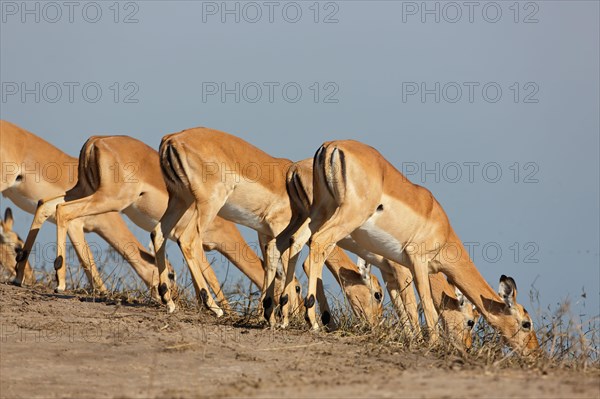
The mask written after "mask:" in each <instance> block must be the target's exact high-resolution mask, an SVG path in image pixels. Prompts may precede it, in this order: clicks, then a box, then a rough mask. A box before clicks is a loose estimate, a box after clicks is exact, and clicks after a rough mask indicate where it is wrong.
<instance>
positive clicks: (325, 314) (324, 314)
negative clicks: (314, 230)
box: [302, 251, 337, 331]
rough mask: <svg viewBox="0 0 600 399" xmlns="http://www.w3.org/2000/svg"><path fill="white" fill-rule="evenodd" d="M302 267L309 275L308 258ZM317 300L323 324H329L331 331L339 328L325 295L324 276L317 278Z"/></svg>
mask: <svg viewBox="0 0 600 399" xmlns="http://www.w3.org/2000/svg"><path fill="white" fill-rule="evenodd" d="M332 252H333V251H332ZM332 256H333V255H332ZM302 268H303V269H304V273H306V275H307V276H309V275H310V269H309V266H308V259H306V261H304V263H303V264H302ZM317 302H318V304H319V311H320V312H321V322H322V323H323V325H324V326H327V328H328V329H329V330H330V331H333V330H335V329H337V324H336V323H335V321H334V320H333V317H331V309H330V307H329V302H328V301H327V296H326V295H325V288H324V286H323V279H322V277H319V278H318V279H317Z"/></svg>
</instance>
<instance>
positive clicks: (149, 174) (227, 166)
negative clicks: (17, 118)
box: [0, 121, 538, 355]
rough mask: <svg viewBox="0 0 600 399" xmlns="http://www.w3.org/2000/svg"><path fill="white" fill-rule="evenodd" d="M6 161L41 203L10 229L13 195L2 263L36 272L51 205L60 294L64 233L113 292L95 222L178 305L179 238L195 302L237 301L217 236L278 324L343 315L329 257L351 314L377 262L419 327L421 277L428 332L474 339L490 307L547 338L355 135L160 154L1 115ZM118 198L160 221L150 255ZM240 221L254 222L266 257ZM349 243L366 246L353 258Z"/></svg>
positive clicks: (184, 145) (376, 303)
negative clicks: (327, 284) (57, 141)
mask: <svg viewBox="0 0 600 399" xmlns="http://www.w3.org/2000/svg"><path fill="white" fill-rule="evenodd" d="M0 163H1V167H2V170H1V172H2V178H1V180H0V188H1V191H2V195H3V196H5V197H8V198H9V199H10V200H11V201H12V202H13V203H14V204H15V205H17V206H18V207H20V208H21V209H23V210H25V211H26V212H29V213H31V214H34V218H33V222H32V225H31V228H30V230H29V234H28V236H27V238H26V240H25V242H23V241H22V240H21V238H20V237H19V236H18V235H17V234H16V233H15V232H14V231H13V218H12V213H11V211H10V209H8V208H7V209H6V213H5V216H4V219H2V220H0V264H1V265H2V266H3V270H4V272H5V273H6V272H7V273H8V274H10V275H11V276H12V278H13V279H14V282H15V283H16V284H17V285H27V284H31V283H33V282H34V281H35V280H34V274H33V270H32V268H31V266H30V264H29V262H28V258H29V255H30V253H31V250H32V248H33V245H34V242H35V239H36V236H37V233H38V232H39V229H40V228H41V226H42V224H43V223H44V222H45V221H46V220H48V219H50V221H52V222H53V223H55V224H56V234H57V245H56V248H57V254H56V259H55V262H54V268H55V270H56V280H57V286H56V291H57V292H62V291H64V290H65V289H66V288H67V287H66V264H65V258H66V252H65V251H66V236H67V235H69V238H70V240H71V242H72V244H73V247H74V248H75V252H76V254H77V256H78V259H79V261H80V263H81V265H82V267H83V269H84V271H85V273H86V276H87V278H88V281H89V283H90V285H91V287H93V289H94V290H96V291H98V292H101V293H102V292H105V291H106V290H107V289H106V286H105V284H104V282H103V281H102V277H101V276H100V273H99V272H98V270H97V267H96V263H95V261H94V258H93V256H92V251H91V250H90V248H89V246H88V244H87V242H86V240H85V235H84V233H85V232H90V231H91V232H96V233H97V234H99V235H100V236H101V237H102V238H103V239H104V240H106V241H107V242H108V243H109V244H110V245H111V246H112V247H113V248H115V250H116V251H117V252H118V253H120V254H121V255H122V256H123V257H124V258H125V259H126V260H127V262H128V263H129V264H131V266H132V267H133V269H134V270H135V272H136V273H137V274H138V275H139V277H140V278H141V279H142V280H143V282H144V283H145V284H146V285H147V286H148V288H149V289H150V293H151V295H152V297H154V298H155V299H158V300H161V301H162V302H163V303H164V304H165V305H166V308H167V311H168V312H173V311H175V303H174V301H173V295H172V288H173V284H174V280H175V278H174V276H175V273H174V271H173V268H172V267H171V265H170V264H169V262H168V261H167V259H166V252H165V249H166V241H167V239H171V240H173V241H175V242H176V243H177V245H178V246H179V248H180V250H181V252H182V254H183V257H184V259H185V261H186V263H187V265H188V267H189V270H190V274H191V277H192V281H193V284H194V288H195V292H196V296H197V298H198V300H199V301H200V303H201V304H203V305H204V306H206V307H207V308H208V309H210V311H212V312H214V314H215V315H216V316H221V315H223V313H224V311H228V310H229V309H230V308H229V304H228V302H227V298H226V297H225V295H224V293H223V291H222V290H221V287H220V285H219V281H218V280H217V278H216V275H215V273H214V271H213V269H212V267H211V265H210V263H209V262H208V261H207V258H206V255H205V251H207V250H217V251H219V252H221V253H222V254H223V255H224V256H225V257H226V258H227V259H228V260H230V261H231V262H232V263H233V264H234V265H235V266H236V267H237V268H239V269H240V270H241V271H242V272H243V273H244V274H245V275H246V276H248V277H249V278H250V280H251V281H252V282H253V283H254V284H256V285H257V286H258V287H260V288H262V296H261V305H262V311H263V312H264V317H265V319H266V320H267V321H268V322H269V324H270V326H271V327H276V326H279V327H281V328H285V327H286V326H287V325H288V324H289V321H290V316H291V315H292V314H295V313H298V312H305V319H306V321H307V323H308V324H309V326H310V328H311V329H314V330H317V329H319V328H320V326H321V325H323V326H325V327H327V328H328V329H335V328H336V321H335V320H334V318H333V317H332V315H331V310H330V307H329V304H328V302H327V297H326V295H325V290H324V287H323V282H322V270H323V265H326V266H327V268H328V269H329V270H330V271H331V272H332V274H333V275H334V277H335V279H336V281H337V282H338V283H339V284H340V286H341V288H342V291H343V293H344V295H345V297H346V299H347V301H348V303H349V304H350V307H351V309H352V311H353V312H354V314H355V315H356V316H357V317H360V318H362V319H364V320H365V321H367V322H368V323H369V324H371V325H376V324H378V323H379V322H380V320H381V317H382V312H383V300H384V293H383V289H382V287H381V285H380V284H379V281H378V280H377V278H375V277H374V276H373V275H372V274H371V273H370V267H371V265H374V266H376V267H378V268H379V269H380V271H381V276H382V278H383V280H384V282H385V287H386V289H387V292H388V294H389V296H390V299H391V302H392V304H393V306H394V308H395V310H396V311H397V313H398V315H399V317H400V319H402V320H405V321H406V323H405V326H407V328H409V329H410V330H411V331H413V332H415V333H416V332H420V331H421V329H422V328H423V327H422V326H421V325H420V322H419V315H418V308H417V300H416V296H415V292H414V289H413V287H412V283H413V282H414V285H415V288H416V291H417V293H418V294H419V298H420V301H421V306H422V309H423V314H424V319H425V328H424V332H425V333H426V337H427V338H428V339H429V341H430V342H431V343H434V342H436V341H437V340H438V339H439V336H438V327H441V328H443V329H444V330H445V332H446V333H447V334H448V336H449V337H451V339H452V340H453V341H455V342H456V343H457V344H459V345H462V346H463V347H466V348H469V347H470V346H471V344H472V331H471V330H472V328H473V326H474V324H475V322H476V321H477V319H478V317H479V315H482V316H483V317H484V318H485V319H486V320H487V322H488V323H489V324H490V325H491V326H492V327H493V328H495V329H497V330H498V332H499V333H500V334H501V335H502V337H503V338H504V340H505V341H506V342H507V343H508V344H509V345H510V346H511V347H512V348H513V349H514V350H515V351H516V352H518V353H521V354H524V355H529V354H533V353H535V352H537V349H538V341H537V338H536V335H535V332H534V329H533V324H532V321H531V318H530V316H529V315H528V313H527V311H526V310H525V309H524V308H523V306H521V305H520V304H518V303H517V302H516V297H517V287H516V284H515V281H514V280H513V279H512V278H511V277H506V276H504V275H503V276H501V278H500V286H499V289H498V292H496V291H495V290H494V289H492V287H490V286H489V285H488V283H487V282H486V281H485V280H484V278H483V277H482V276H481V274H480V273H479V272H478V270H477V269H476V267H475V265H474V264H473V263H472V261H471V260H470V258H469V256H468V253H467V251H466V250H465V248H464V247H463V245H462V243H461V241H460V240H459V238H458V237H457V235H456V233H455V232H454V230H453V229H452V227H451V226H450V223H449V221H448V218H447V216H446V214H445V212H444V210H443V209H442V207H441V205H440V204H439V203H438V202H437V201H436V199H435V198H434V197H433V195H432V194H431V193H430V192H429V191H428V190H427V189H425V188H423V187H420V186H417V185H415V184H412V183H411V182H410V181H408V180H407V179H406V178H405V177H404V176H403V175H402V174H401V173H400V172H399V171H398V170H397V169H395V168H394V166H393V165H392V164H390V163H389V162H388V161H387V160H386V159H385V158H383V156H382V155H381V154H380V153H379V152H378V151H377V150H375V149H374V148H372V147H369V146H367V145H365V144H362V143H360V142H357V141H352V140H342V141H331V142H326V143H324V144H323V145H322V146H321V147H319V149H318V150H317V151H316V153H315V155H314V157H313V158H310V159H305V160H302V161H299V162H292V161H290V160H288V159H284V158H274V157H272V156H270V155H269V154H267V153H265V152H263V151H262V150H260V149H258V148H256V147H254V146H253V145H251V144H249V143H247V142H246V141H244V140H242V139H240V138H239V137H236V136H233V135H230V134H227V133H224V132H220V131H217V130H213V129H208V128H202V127H201V128H193V129H188V130H184V131H182V132H179V133H174V134H169V135H166V136H164V137H163V139H162V141H161V143H160V146H159V149H158V152H157V151H156V150H155V149H153V148H151V147H149V146H148V145H146V144H145V143H143V142H141V141H139V140H136V139H134V138H132V137H128V136H93V137H90V138H89V139H88V140H87V141H86V142H85V144H84V145H83V147H82V149H81V152H80V155H79V159H76V158H72V157H70V156H68V155H67V154H65V153H63V152H62V151H61V150H59V149H57V148H56V147H54V146H53V145H52V144H50V143H48V142H46V141H44V140H43V139H41V138H40V137H37V136H36V135H34V134H32V133H30V132H28V131H26V130H24V129H22V128H20V127H18V126H16V125H14V124H11V123H10V122H7V121H0ZM40 165H52V168H54V169H55V170H54V173H52V176H47V175H48V174H40V173H39V169H40ZM32 171H33V172H32ZM35 171H37V172H38V173H36V172H35ZM121 212H122V213H124V214H125V215H127V216H128V217H129V218H130V219H131V220H132V221H133V222H134V223H135V224H137V225H138V226H139V227H141V228H142V229H144V230H146V231H148V232H150V236H151V240H152V243H153V245H154V248H155V250H156V253H155V254H153V253H150V252H149V251H148V250H147V249H145V248H144V246H143V245H142V244H140V243H139V241H138V240H137V239H136V238H135V236H134V235H133V233H132V232H131V231H130V230H129V229H128V228H127V225H126V223H125V221H124V220H123V218H122V216H121V214H120V213H121ZM236 223H237V224H241V225H244V226H247V227H249V228H251V229H253V230H255V231H256V232H257V234H258V242H259V243H260V250H261V254H262V259H261V258H260V257H259V256H258V255H257V254H255V253H254V252H253V251H252V250H251V249H250V248H249V246H248V244H247V243H246V242H245V241H244V239H243V237H242V235H241V233H240V231H239V230H238V228H237V227H236V225H235V224H236ZM124 243H127V246H125V245H123V244H124ZM305 245H308V248H309V254H308V257H307V258H306V261H305V262H304V264H303V268H304V271H305V273H306V275H307V276H308V293H307V294H306V295H305V296H304V297H303V296H302V288H301V285H300V283H299V282H298V280H297V279H296V277H295V270H296V263H297V260H298V258H299V255H300V251H301V250H302V248H303V247H304V246H305ZM132 249H133V250H132ZM344 250H346V251H349V252H352V253H354V254H356V255H357V256H358V260H357V262H356V263H354V262H353V261H352V260H351V259H350V258H349V256H348V255H347V253H346V252H345V251H344ZM242 254H243V255H242ZM317 305H318V307H319V311H320V317H319V318H317V310H316V308H317Z"/></svg>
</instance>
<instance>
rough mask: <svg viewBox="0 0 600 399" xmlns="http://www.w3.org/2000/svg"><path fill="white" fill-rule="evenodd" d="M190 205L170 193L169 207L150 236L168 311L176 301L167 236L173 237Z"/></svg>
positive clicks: (173, 308)
mask: <svg viewBox="0 0 600 399" xmlns="http://www.w3.org/2000/svg"><path fill="white" fill-rule="evenodd" d="M189 207H190V203H186V202H185V201H183V200H182V199H180V198H178V197H176V196H174V195H169V202H168V205H167V209H166V211H165V213H164V215H163V216H162V218H161V219H160V222H159V223H158V224H157V225H156V227H155V228H154V230H152V233H151V234H150V238H151V240H152V245H153V246H154V250H155V259H156V266H157V267H158V294H159V295H160V299H161V301H162V303H164V304H165V305H167V312H169V313H172V312H174V311H175V303H174V302H173V299H172V298H171V288H170V278H169V270H168V268H167V253H166V248H167V238H168V237H171V236H172V234H173V230H174V229H175V226H176V225H177V223H178V222H179V220H180V219H181V217H182V216H183V215H184V214H185V212H186V211H187V210H188V208H189Z"/></svg>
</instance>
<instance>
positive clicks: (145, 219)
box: [56, 136, 365, 315]
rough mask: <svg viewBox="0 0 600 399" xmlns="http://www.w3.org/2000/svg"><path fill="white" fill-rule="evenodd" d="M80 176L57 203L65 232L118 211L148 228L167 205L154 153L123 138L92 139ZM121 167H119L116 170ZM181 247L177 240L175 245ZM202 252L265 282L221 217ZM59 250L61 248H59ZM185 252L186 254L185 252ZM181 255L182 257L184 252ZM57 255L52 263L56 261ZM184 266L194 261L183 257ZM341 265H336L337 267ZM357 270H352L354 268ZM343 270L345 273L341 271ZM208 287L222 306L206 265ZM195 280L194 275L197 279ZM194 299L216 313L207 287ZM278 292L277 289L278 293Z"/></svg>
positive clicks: (351, 291) (357, 290)
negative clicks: (77, 222) (211, 253)
mask: <svg viewBox="0 0 600 399" xmlns="http://www.w3.org/2000/svg"><path fill="white" fill-rule="evenodd" d="M79 165H80V174H79V176H80V177H79V181H78V184H77V186H78V187H79V190H80V191H79V192H77V191H76V190H72V192H70V193H68V194H67V197H66V198H65V199H66V200H67V201H66V202H64V203H62V204H59V205H58V208H57V210H56V213H57V218H58V220H59V222H58V223H57V225H58V230H60V229H62V230H63V231H64V228H65V226H68V225H69V223H71V222H72V221H73V220H76V219H78V218H80V217H83V216H86V215H92V214H98V213H102V212H107V211H123V212H124V213H125V214H127V215H128V216H129V217H130V218H131V219H132V220H133V221H134V222H136V223H137V224H138V225H139V226H140V227H142V228H144V229H146V230H150V227H151V226H153V225H154V224H156V223H158V220H159V218H160V217H161V216H162V215H163V214H164V212H165V209H166V207H167V203H168V193H167V191H166V187H165V183H164V180H163V179H162V176H161V172H160V166H159V159H158V153H157V152H156V151H155V150H153V149H152V148H150V147H149V146H147V145H146V144H144V143H142V142H141V141H139V140H136V139H134V138H131V137H127V136H104V137H100V136H95V137H92V138H90V139H89V140H88V141H87V142H86V143H85V145H84V146H83V148H82V150H81V154H80V159H79ZM115 167H120V168H122V169H115ZM132 169H133V170H135V174H133V175H130V178H129V179H127V180H126V181H122V182H121V181H119V180H118V179H117V180H115V179H114V177H118V176H120V175H121V176H126V174H125V173H126V172H127V171H128V170H129V172H131V170H132ZM192 217H193V215H192V210H190V211H189V212H187V214H186V215H185V216H184V218H183V219H182V220H181V223H180V225H179V230H178V232H175V234H174V236H173V238H175V239H178V238H179V237H180V234H182V233H183V231H185V229H186V228H187V226H188V225H189V224H190V220H192V219H191V218H192ZM57 234H58V240H59V241H58V242H59V243H62V242H64V241H61V240H64V233H62V234H61V233H57ZM179 243H180V245H181V240H180V241H179ZM203 246H204V249H205V250H217V251H219V252H221V253H223V254H224V255H225V256H226V257H227V258H228V259H229V260H230V261H231V262H232V263H233V264H234V265H235V266H236V267H238V268H239V269H240V270H241V271H242V272H243V273H244V274H246V275H247V276H248V277H250V279H251V280H252V281H253V282H254V283H255V284H256V285H257V286H259V287H262V284H263V283H264V271H263V268H262V264H261V262H260V258H258V256H256V254H255V253H254V252H253V251H252V250H251V249H250V248H249V247H248V245H247V244H246V242H245V241H244V239H243V238H242V236H241V234H240V232H239V230H238V229H237V227H236V226H235V225H234V224H233V223H231V222H229V221H226V220H224V219H222V218H220V217H216V218H215V219H214V220H213V221H212V223H211V224H210V225H209V227H208V229H207V231H206V240H205V241H204V242H203ZM59 248H60V245H59ZM187 251H190V252H187ZM193 251H195V249H191V250H187V249H186V252H187V253H188V254H190V253H191V254H192V255H191V256H197V254H196V253H195V252H193ZM186 252H184V254H185V253H186ZM61 255H62V254H61V253H59V254H58V256H57V259H59V260H60V259H61ZM186 260H187V261H188V262H190V261H191V262H193V261H194V260H193V259H190V258H187V259H186ZM342 266H344V265H340V266H339V267H340V268H342ZM355 268H356V267H355ZM343 270H346V269H343ZM202 275H203V277H204V278H205V279H206V282H207V284H208V285H209V286H210V288H211V290H212V291H213V293H215V295H216V296H217V300H218V302H219V303H220V304H221V305H222V306H227V300H226V298H225V296H224V295H223V293H222V291H221V289H220V286H219V283H218V280H217V279H216V276H215V275H214V272H213V270H212V268H211V267H207V268H206V269H202ZM197 277H198V276H196V278H197ZM195 288H196V290H197V295H198V297H199V299H202V301H203V302H204V303H206V304H207V306H209V307H210V308H211V309H213V310H214V311H215V313H216V314H217V315H220V314H222V312H221V309H219V307H217V306H216V305H215V304H214V303H211V302H210V301H211V299H212V298H210V299H209V295H208V291H207V287H206V283H205V285H202V282H201V281H200V282H198V283H197V282H196V281H195ZM293 288H294V295H292V297H291V301H290V302H291V303H292V304H293V306H294V307H295V308H296V307H298V306H299V305H300V302H301V301H300V298H301V296H300V285H299V283H298V282H297V281H296V282H295V284H294V287H293ZM361 289H362V290H363V291H364V289H365V287H353V286H348V288H347V290H346V293H347V294H348V295H349V297H356V296H360V294H361ZM278 291H279V289H278Z"/></svg>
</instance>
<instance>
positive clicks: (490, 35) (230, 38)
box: [0, 1, 600, 316]
mask: <svg viewBox="0 0 600 399" xmlns="http://www.w3.org/2000/svg"><path fill="white" fill-rule="evenodd" d="M53 4H57V5H56V6H55V5H48V3H43V2H35V1H29V2H24V3H23V2H10V1H8V2H7V1H2V2H1V6H2V25H1V30H0V33H1V37H0V44H1V50H0V55H1V58H0V80H1V81H2V98H1V99H0V101H1V102H0V106H1V110H0V114H1V117H2V118H3V119H7V120H9V121H11V122H14V123H16V124H18V125H21V126H23V127H25V128H26V129H28V130H30V131H32V132H34V133H36V134H38V135H39V136H41V137H43V138H44V139H46V140H48V141H50V142H52V143H53V144H55V145H57V146H58V147H60V148H62V149H63V150H64V151H66V152H67V153H70V154H73V155H74V154H77V152H78V150H79V148H80V146H81V145H82V144H83V142H84V141H85V139H86V138H87V137H88V136H90V135H92V134H128V135H131V136H134V137H137V138H139V139H141V140H143V141H145V142H146V143H148V144H150V145H152V146H155V147H157V146H158V143H159V142H160V138H161V137H162V136H163V135H165V134H167V133H171V132H175V131H179V130H181V129H185V128H188V127H193V126H199V125H203V126H209V127H214V128H217V129H220V130H224V131H227V132H230V133H233V134H236V135H238V136H240V137H242V138H244V139H246V140H247V141H249V142H251V143H252V144H254V145H256V146H258V147H260V148H262V149H264V150H265V151H267V152H269V153H271V154H273V155H275V156H283V157H288V158H290V159H294V160H299V159H303V158H308V157H310V156H312V154H313V153H314V151H315V149H316V148H317V147H318V146H319V145H320V144H321V143H322V142H323V141H326V140H331V139H342V138H353V139H357V140H361V141H363V142H365V143H368V144H370V145H372V146H374V147H376V148H377V149H379V150H380V151H381V152H382V154H383V155H384V156H385V157H386V158H387V159H389V160H390V161H391V162H392V163H394V164H395V165H396V166H397V167H398V169H400V170H403V171H404V172H406V173H407V175H408V177H409V178H410V179H411V180H412V181H413V182H415V183H418V184H422V185H424V186H426V187H427V188H428V189H430V190H431V191H432V192H433V193H434V194H435V196H436V197H437V199H438V200H439V201H440V203H441V204H442V205H443V206H444V208H445V210H446V212H447V213H448V215H449V217H450V220H451V222H452V224H453V226H454V228H455V230H456V231H457V232H458V234H459V236H460V237H461V238H462V239H463V240H464V241H467V242H469V243H471V244H469V245H470V246H471V247H472V248H473V259H474V261H475V263H476V265H477V266H478V268H479V270H480V271H481V273H482V274H483V275H484V277H485V278H486V279H487V280H488V281H489V282H490V283H491V284H492V285H493V286H494V287H495V286H496V285H497V281H498V278H499V276H500V275H501V274H508V275H511V276H514V277H515V279H516V281H517V283H518V285H519V287H520V288H521V291H520V295H519V299H520V301H521V302H523V303H524V304H525V305H527V304H528V303H529V299H528V296H527V292H528V291H529V287H530V286H531V285H532V284H534V285H535V288H536V289H538V290H539V292H540V299H541V303H542V305H543V306H544V307H545V306H547V305H551V306H554V305H555V304H556V303H557V302H559V301H562V300H563V299H565V298H570V299H571V301H572V302H573V303H574V309H575V311H576V313H584V314H586V315H588V316H592V315H598V313H600V312H599V307H600V302H599V299H600V265H599V264H600V260H599V259H600V258H599V256H600V255H599V252H600V250H599V240H600V233H599V219H600V215H599V206H598V204H599V196H600V194H599V180H600V179H599V168H600V167H599V130H600V126H599V114H598V112H599V111H598V109H600V104H599V90H600V89H599V87H600V82H599V76H598V71H599V70H600V65H599V48H600V43H599V25H598V14H599V5H598V3H597V2H590V1H569V2H567V1H538V2H520V3H518V4H517V5H518V7H517V6H515V3H514V2H495V3H494V2H477V3H476V4H475V5H473V6H471V7H472V8H469V6H466V5H464V3H462V2H456V3H452V4H451V5H448V3H442V2H435V1H430V2H426V3H423V2H391V1H338V2H320V3H315V2H313V1H308V2H304V1H298V2H274V3H269V4H271V5H265V3H263V2H236V1H228V2H226V3H224V2H192V1H181V2H179V1H172V2H165V1H138V2H122V3H118V4H117V5H118V7H117V6H115V3H114V2H96V3H90V2H77V3H75V5H74V6H73V8H72V9H70V8H69V7H67V6H66V5H64V4H63V3H61V2H58V3H53ZM24 7H26V9H25V8H24ZM424 7H425V8H424ZM225 8H226V9H225ZM28 10H29V11H28ZM36 19H38V20H39V21H38V20H36ZM236 19H237V20H236ZM436 19H437V20H436ZM438 21H439V22H438ZM70 88H72V91H71V92H70V90H71V89H70ZM27 90H28V91H27ZM36 96H37V97H38V98H36ZM8 205H10V201H8V200H6V199H4V198H3V199H2V209H4V208H5V207H6V206H8ZM16 220H17V222H18V229H19V230H20V232H21V234H23V235H24V234H25V232H26V229H27V227H28V226H29V224H30V222H31V216H30V215H27V214H24V213H22V212H17V213H16ZM135 231H136V234H137V235H138V237H140V240H142V242H144V243H145V242H147V241H148V238H147V237H148V235H147V234H146V233H145V232H141V231H140V230H139V229H136V230H135ZM245 236H246V237H247V238H248V240H249V241H255V238H254V234H253V233H252V232H250V231H247V230H245ZM53 237H54V230H53V228H52V227H50V226H47V227H45V228H44V230H43V232H42V235H41V236H40V239H41V240H46V242H48V241H51V240H52V239H53ZM170 254H171V259H172V260H175V261H176V260H178V259H181V256H180V255H179V254H178V253H177V251H176V248H175V245H171V248H170ZM176 263H179V262H177V261H176ZM179 267H181V265H180V264H179ZM218 269H219V270H220V272H219V273H220V275H221V276H224V272H223V270H224V269H225V268H218ZM231 273H232V271H231V270H230V274H229V276H228V279H232V274H231ZM328 281H329V282H330V285H331V287H332V288H334V287H333V285H332V284H333V282H332V281H331V279H329V280H328ZM582 290H585V292H586V293H587V298H585V300H584V298H582V297H581V293H582ZM334 291H335V290H334ZM584 305H585V306H584Z"/></svg>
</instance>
